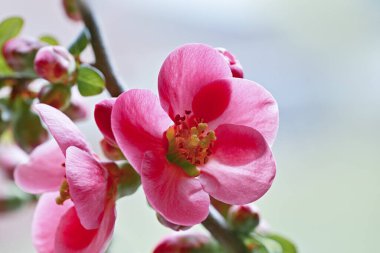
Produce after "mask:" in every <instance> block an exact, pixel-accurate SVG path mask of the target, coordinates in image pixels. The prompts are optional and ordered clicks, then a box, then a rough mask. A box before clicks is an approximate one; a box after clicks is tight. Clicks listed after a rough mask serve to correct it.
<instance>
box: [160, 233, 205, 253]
mask: <svg viewBox="0 0 380 253" xmlns="http://www.w3.org/2000/svg"><path fill="white" fill-rule="evenodd" d="M210 242H211V240H210V238H209V237H208V236H206V235H202V234H198V233H197V234H195V233H191V234H190V233H183V234H176V235H172V236H168V237H167V238H165V239H163V240H162V241H161V242H160V243H159V244H158V245H157V246H156V248H155V249H154V250H153V253H191V252H208V251H207V245H208V244H210Z"/></svg>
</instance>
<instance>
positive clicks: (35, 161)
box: [14, 140, 65, 194]
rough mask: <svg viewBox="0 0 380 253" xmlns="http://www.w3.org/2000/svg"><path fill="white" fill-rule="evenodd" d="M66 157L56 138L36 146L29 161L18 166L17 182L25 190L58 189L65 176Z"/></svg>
mask: <svg viewBox="0 0 380 253" xmlns="http://www.w3.org/2000/svg"><path fill="white" fill-rule="evenodd" d="M64 164H65V157H64V156H63V154H62V151H61V150H60V148H59V147H58V145H57V143H56V142H55V141H54V140H51V141H48V142H45V143H43V144H41V145H40V146H38V147H37V148H35V149H34V150H33V152H32V154H31V155H30V157H29V161H28V162H26V163H23V164H20V165H18V166H17V168H16V170H15V173H14V176H15V182H16V184H17V185H18V186H19V187H20V188H21V189H22V190H23V191H25V192H29V193H33V194H40V193H43V192H49V191H58V190H59V187H60V186H61V184H62V182H63V180H64V178H65V167H64Z"/></svg>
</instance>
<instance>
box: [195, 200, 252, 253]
mask: <svg viewBox="0 0 380 253" xmlns="http://www.w3.org/2000/svg"><path fill="white" fill-rule="evenodd" d="M202 224H203V226H204V227H205V228H206V229H207V230H208V231H209V232H210V233H211V235H212V236H213V237H214V238H215V239H216V240H217V241H218V242H219V243H220V244H221V245H222V246H223V247H224V249H225V250H226V251H227V252H228V253H248V250H247V247H246V246H245V245H244V244H243V242H242V241H241V240H240V239H239V238H238V237H237V236H236V235H235V234H234V233H233V232H232V231H231V230H230V229H229V228H228V226H227V224H226V222H225V220H224V218H223V217H222V215H221V214H220V213H219V212H218V211H217V210H216V209H215V208H214V207H213V206H211V207H210V214H209V215H208V217H207V219H206V220H205V221H203V222H202Z"/></svg>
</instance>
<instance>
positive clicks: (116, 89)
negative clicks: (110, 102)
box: [77, 0, 125, 97]
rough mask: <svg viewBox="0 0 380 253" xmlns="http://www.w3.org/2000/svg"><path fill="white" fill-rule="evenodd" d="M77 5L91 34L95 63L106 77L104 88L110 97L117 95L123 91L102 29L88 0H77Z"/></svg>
mask: <svg viewBox="0 0 380 253" xmlns="http://www.w3.org/2000/svg"><path fill="white" fill-rule="evenodd" d="M77 2H78V6H79V9H80V12H81V15H82V19H83V22H84V24H85V25H86V27H87V29H88V31H89V32H90V35H91V45H92V48H93V51H94V54H95V62H96V63H95V65H96V67H97V68H98V69H99V70H100V71H102V73H103V74H104V76H105V79H106V88H107V90H108V92H109V93H110V94H111V96H112V97H117V96H119V95H120V94H121V93H122V92H123V91H124V87H125V86H124V85H123V82H122V81H121V79H120V77H119V76H118V75H117V74H116V73H115V67H114V65H113V64H112V61H111V58H110V56H109V55H108V53H109V51H108V50H107V46H106V43H105V41H104V37H103V33H102V30H101V28H100V26H99V22H98V20H97V18H96V15H95V14H94V12H93V10H92V7H91V5H90V4H89V3H88V0H78V1H77Z"/></svg>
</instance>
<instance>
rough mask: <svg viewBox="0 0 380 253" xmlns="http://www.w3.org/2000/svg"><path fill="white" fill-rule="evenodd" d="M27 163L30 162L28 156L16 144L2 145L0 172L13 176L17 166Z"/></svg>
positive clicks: (0, 148)
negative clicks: (3, 171)
mask: <svg viewBox="0 0 380 253" xmlns="http://www.w3.org/2000/svg"><path fill="white" fill-rule="evenodd" d="M26 161H28V155H27V154H26V153H25V151H24V150H22V149H21V148H20V147H19V146H17V145H16V144H14V143H1V144H0V170H5V172H7V173H11V174H12V173H13V171H14V169H15V168H16V167H17V165H19V164H20V163H23V162H26Z"/></svg>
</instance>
